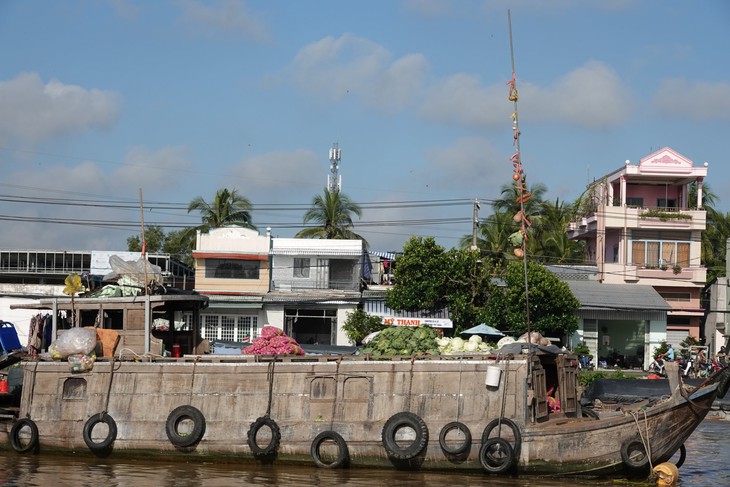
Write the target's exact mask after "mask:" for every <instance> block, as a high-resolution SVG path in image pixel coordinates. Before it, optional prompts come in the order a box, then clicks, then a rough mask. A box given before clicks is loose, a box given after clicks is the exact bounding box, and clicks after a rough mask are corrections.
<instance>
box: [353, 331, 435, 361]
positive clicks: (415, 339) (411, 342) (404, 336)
mask: <svg viewBox="0 0 730 487" xmlns="http://www.w3.org/2000/svg"><path fill="white" fill-rule="evenodd" d="M438 336H439V334H438V332H437V331H436V330H434V329H433V328H431V327H429V326H418V327H415V328H414V327H410V326H391V327H389V328H386V329H384V330H383V331H381V332H380V333H378V334H377V335H376V336H375V337H374V338H373V339H372V340H370V341H369V342H368V343H367V345H366V346H365V347H364V348H363V349H362V353H364V354H370V355H373V356H375V357H378V356H381V355H423V354H429V353H433V354H437V353H438V347H437V346H436V338H438Z"/></svg>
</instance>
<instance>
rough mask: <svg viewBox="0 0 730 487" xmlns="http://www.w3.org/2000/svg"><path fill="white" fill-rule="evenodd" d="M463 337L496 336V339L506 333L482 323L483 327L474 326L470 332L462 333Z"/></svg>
mask: <svg viewBox="0 0 730 487" xmlns="http://www.w3.org/2000/svg"><path fill="white" fill-rule="evenodd" d="M461 334H462V335H488V336H496V337H503V336H504V333H502V332H501V331H499V330H498V329H496V328H494V327H492V326H489V325H487V324H485V323H482V324H481V325H477V326H473V327H471V328H469V329H468V330H464V331H462V332H461Z"/></svg>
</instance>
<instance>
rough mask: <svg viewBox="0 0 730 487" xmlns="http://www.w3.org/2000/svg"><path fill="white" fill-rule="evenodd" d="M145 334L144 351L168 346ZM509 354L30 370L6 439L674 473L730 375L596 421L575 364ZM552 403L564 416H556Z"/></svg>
mask: <svg viewBox="0 0 730 487" xmlns="http://www.w3.org/2000/svg"><path fill="white" fill-rule="evenodd" d="M168 298H169V297H168ZM135 299H136V301H135V302H139V301H140V299H139V298H135ZM196 299H197V298H196ZM78 301H81V300H77V305H78ZM132 301H134V299H133V300H132ZM141 301H142V302H143V303H144V302H145V300H144V299H143V300H141ZM149 301H150V302H151V303H152V304H150V305H149V307H148V308H147V305H144V304H143V306H142V307H141V309H142V311H141V312H142V313H144V314H145V315H146V316H147V317H148V320H147V324H146V325H145V326H142V327H141V328H142V329H143V331H144V330H149V329H150V326H151V325H150V320H151V319H153V318H154V317H155V316H156V315H157V314H159V313H160V312H163V311H164V310H165V309H166V308H169V309H168V311H169V312H170V313H172V314H173V315H174V313H175V312H179V311H180V310H182V309H190V310H192V312H193V313H194V314H195V313H197V311H199V308H200V302H199V301H195V300H192V301H191V302H189V303H187V305H188V306H187V307H186V306H184V304H185V301H184V300H182V299H181V298H179V297H178V298H175V299H170V300H166V299H163V298H159V299H157V298H154V299H151V300H149ZM168 301H170V302H168ZM155 303H156V304H155ZM47 304H48V303H47ZM54 306H58V307H60V308H63V307H64V306H65V303H60V304H59V303H58V302H57V301H56V302H55V303H54ZM82 306H83V304H82ZM89 306H91V307H92V308H94V309H96V310H101V312H103V310H104V309H106V308H111V307H116V308H117V309H125V310H126V311H125V313H124V316H125V320H130V319H131V323H134V326H136V327H137V328H138V329H139V328H140V327H139V322H138V321H136V319H135V318H134V317H133V316H134V314H135V312H140V311H139V309H137V308H136V306H137V304H132V303H131V302H130V299H129V298H113V299H109V300H97V301H96V302H94V303H92V304H89ZM145 309H146V311H145ZM168 311H166V312H168ZM171 318H173V319H174V316H172V315H171ZM196 322H197V317H195V318H194V319H193V328H194V329H195V325H194V323H196ZM128 324H129V322H128V321H125V324H124V327H123V329H122V330H121V331H122V332H124V331H127V330H126V328H127V327H128V326H127V325H128ZM167 333H169V335H172V334H174V333H175V330H174V327H172V328H171V329H170V330H169V331H168V332H167ZM144 335H145V336H146V337H147V343H146V344H143V345H144V347H145V348H149V346H150V344H149V342H150V341H153V340H157V341H161V342H163V343H164V342H165V341H167V340H168V338H169V336H168V335H165V336H162V337H156V336H155V335H154V333H148V332H147V333H145V334H144ZM186 337H187V338H191V337H190V335H186ZM190 343H197V341H196V340H194V339H191V341H190ZM513 347H516V348H512V349H509V348H503V349H502V350H501V351H500V353H492V354H489V355H481V356H480V355H474V356H461V357H452V356H449V357H446V356H440V357H439V356H435V357H390V358H389V359H388V360H371V359H369V357H363V356H302V357H296V356H290V357H273V356H244V355H241V356H237V355H210V354H201V353H195V352H196V350H195V348H196V347H192V348H191V349H190V350H188V353H184V354H183V356H181V357H180V358H163V357H161V356H159V355H155V354H152V353H144V352H143V351H142V350H138V351H136V352H134V353H129V352H125V353H119V354H115V355H114V356H113V357H108V358H100V359H98V360H97V362H96V363H95V364H94V366H93V369H91V370H89V371H84V372H71V371H70V369H69V364H68V363H67V362H65V361H42V360H27V361H25V362H23V363H22V370H23V381H22V382H23V384H22V391H21V392H20V403H19V411H18V415H17V418H16V419H15V420H13V421H6V424H5V428H3V429H4V431H5V432H6V433H7V435H8V437H9V438H8V440H9V443H10V445H11V446H12V448H13V449H15V450H16V451H18V452H20V453H30V452H37V451H41V452H42V451H49V450H66V451H68V450H70V451H86V450H88V451H91V452H93V453H94V454H96V455H100V456H104V455H111V454H115V453H122V452H127V453H143V454H146V453H148V452H155V454H175V455H189V456H208V455H212V456H228V457H233V458H234V459H236V460H237V461H246V460H252V461H261V462H279V461H298V462H307V463H314V464H315V465H318V466H321V467H328V468H334V467H344V466H347V465H353V466H366V465H367V466H373V465H375V466H385V467H388V468H409V469H417V468H422V469H446V470H448V469H472V470H483V471H486V472H488V473H510V472H513V473H534V474H558V475H578V474H595V475H603V474H611V473H615V472H623V471H629V472H641V471H643V470H644V469H647V470H648V468H647V465H649V464H657V463H659V462H663V461H666V460H669V459H670V458H671V457H672V456H673V455H674V454H675V453H676V452H678V451H680V450H681V449H682V445H683V443H684V441H685V440H686V439H687V437H689V435H690V434H691V433H692V431H693V430H694V429H695V428H696V427H697V425H698V424H699V423H700V422H701V421H702V420H703V418H704V417H705V415H706V414H707V412H708V410H709V409H710V407H711V405H712V402H713V400H714V399H715V397H716V396H724V394H725V392H727V388H728V382H729V381H730V369H724V370H723V371H721V373H719V374H717V375H716V376H714V377H713V378H711V379H710V380H708V381H706V382H705V383H703V384H702V385H701V386H699V387H689V386H687V385H685V384H683V383H682V382H681V380H680V378H679V373H678V371H677V370H674V371H672V370H671V369H670V371H669V372H670V373H669V376H670V378H671V380H670V383H671V391H672V393H671V395H670V396H668V397H666V398H663V399H661V400H658V401H655V402H653V403H645V404H641V405H639V406H634V407H623V408H616V409H615V410H613V411H602V412H600V413H598V414H596V413H593V414H589V413H588V412H587V411H586V410H585V409H584V408H582V407H581V405H580V393H581V391H580V386H579V384H578V381H577V376H578V362H577V358H576V357H575V356H573V355H571V354H569V353H562V352H560V351H559V350H558V352H559V353H554V352H555V351H554V350H553V349H552V348H550V347H538V346H536V345H533V346H532V347H531V348H528V346H527V344H515V345H513ZM553 348H554V347H553ZM670 367H671V365H670ZM551 389H552V390H556V391H557V393H556V394H555V398H556V399H557V400H559V402H560V405H561V408H560V411H559V412H550V408H549V407H548V401H549V397H548V391H550V390H551Z"/></svg>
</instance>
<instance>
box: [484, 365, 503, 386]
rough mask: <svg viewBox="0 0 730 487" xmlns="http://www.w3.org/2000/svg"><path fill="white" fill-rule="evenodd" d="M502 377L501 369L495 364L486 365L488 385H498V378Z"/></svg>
mask: <svg viewBox="0 0 730 487" xmlns="http://www.w3.org/2000/svg"><path fill="white" fill-rule="evenodd" d="M501 378H502V369H500V368H499V367H497V366H496V365H487V380H486V384H487V385H488V386H489V387H499V380H500V379H501Z"/></svg>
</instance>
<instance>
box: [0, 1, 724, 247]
mask: <svg viewBox="0 0 730 487" xmlns="http://www.w3.org/2000/svg"><path fill="white" fill-rule="evenodd" d="M508 12H509V14H508ZM510 18H511V23H510V21H509V19H510ZM510 25H511V30H512V49H511V48H510ZM0 46H2V48H0V168H1V169H2V177H0V229H2V231H1V232H0V248H3V249H37V250H42V249H48V250H126V248H127V244H126V240H127V238H128V237H130V236H133V235H137V234H139V233H140V230H141V228H142V222H144V224H145V225H160V226H162V227H163V228H164V229H165V230H166V231H174V230H179V229H181V228H182V227H184V226H195V225H197V224H199V223H200V215H199V213H196V212H192V213H188V212H187V206H188V203H189V202H190V201H191V200H192V199H193V198H195V197H197V196H201V197H203V198H204V199H205V200H207V201H210V200H212V198H213V196H214V195H215V193H216V191H217V190H219V189H222V188H228V189H231V190H233V189H235V190H236V191H238V193H239V194H241V195H243V196H244V197H246V198H247V199H249V200H250V201H251V203H252V205H253V210H252V219H253V223H254V225H256V226H257V227H258V229H259V231H260V232H261V233H262V234H263V233H264V232H265V231H266V229H267V228H271V232H272V235H274V236H276V237H292V236H294V235H295V234H296V233H297V232H298V231H299V230H301V229H302V228H303V215H304V212H305V211H306V209H307V208H309V207H310V205H311V202H312V199H313V198H314V196H316V195H321V194H323V193H324V188H325V186H326V184H327V176H328V174H330V161H329V151H330V148H331V147H333V144H337V146H338V147H339V148H340V149H341V160H340V164H339V175H340V176H341V177H342V192H343V193H344V194H346V195H347V196H348V197H349V198H350V199H351V200H353V201H354V202H355V203H358V204H359V205H360V206H361V207H362V210H363V211H362V217H361V218H357V217H355V227H354V231H355V232H357V233H358V234H360V235H361V236H363V237H365V238H366V239H367V241H368V243H369V246H370V248H371V249H373V250H380V251H399V250H402V248H403V245H404V243H405V242H406V241H407V240H408V239H409V238H410V237H411V236H414V235H415V236H422V237H429V236H432V237H435V238H436V240H437V242H438V243H439V244H441V245H443V246H444V247H446V248H451V247H454V246H458V245H459V242H460V240H461V239H462V238H464V237H465V236H466V237H468V236H470V235H471V232H472V221H473V213H472V211H473V202H474V200H475V199H476V200H478V201H479V202H480V208H481V209H480V210H479V218H480V219H485V218H487V217H488V216H489V215H490V214H491V212H492V209H491V206H490V205H491V203H492V202H493V201H494V200H496V199H498V198H500V196H501V189H502V187H503V186H504V185H508V184H511V183H512V164H511V162H510V159H509V158H510V156H511V155H512V154H513V153H514V151H515V147H514V145H513V143H514V139H513V131H512V118H511V114H512V113H513V111H514V105H513V104H512V103H511V102H510V101H508V99H507V96H508V87H507V85H506V82H508V81H509V80H510V79H511V77H512V63H513V60H514V71H515V79H516V85H517V88H518V91H519V101H518V116H519V128H520V132H521V136H520V149H521V155H522V162H523V165H524V166H523V167H524V170H525V173H526V176H527V182H528V184H530V185H533V184H537V183H540V184H543V185H545V186H546V187H547V192H546V194H545V197H546V198H547V199H551V200H554V199H556V198H559V199H560V200H561V201H562V200H565V201H573V200H575V199H576V198H577V197H578V196H579V195H580V194H581V192H582V191H583V190H584V189H585V187H586V185H587V184H588V183H589V182H590V181H592V180H594V179H597V178H600V177H601V176H603V175H606V174H608V173H610V172H612V171H614V170H616V169H618V168H620V167H622V166H623V165H624V163H625V161H626V160H630V161H632V163H634V164H635V163H638V161H639V160H640V159H641V158H643V157H645V156H647V155H649V154H651V153H653V152H654V151H657V150H659V149H661V148H663V147H665V146H668V147H671V148H672V149H674V150H675V151H677V152H679V153H680V154H682V155H684V156H685V157H687V158H689V159H691V160H693V161H694V164H695V165H701V164H703V163H705V162H707V163H708V176H707V178H706V180H705V184H706V185H708V186H709V187H710V188H711V190H712V191H713V192H714V193H715V194H716V195H717V197H718V202H717V205H716V206H717V207H718V208H719V209H720V210H722V211H729V210H730V164H728V161H727V160H726V158H727V156H726V154H727V149H726V148H725V146H724V145H723V143H724V142H723V141H724V140H725V139H726V138H727V137H728V136H730V2H727V1H725V0H705V1H702V2H688V1H673V0H534V1H528V0H522V1H506V0H368V1H360V2H357V1H337V0H317V1H300V0H279V1H274V2H272V1H267V0H210V1H203V0H167V1H166V0H157V1H153V2H149V1H141V0H140V1H134V0H74V1H71V0H55V1H46V0H0Z"/></svg>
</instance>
